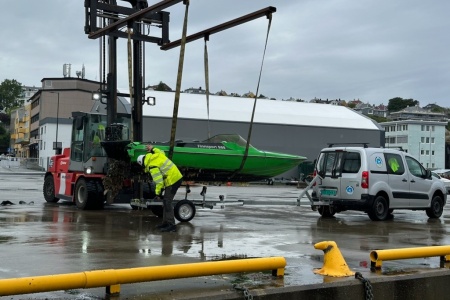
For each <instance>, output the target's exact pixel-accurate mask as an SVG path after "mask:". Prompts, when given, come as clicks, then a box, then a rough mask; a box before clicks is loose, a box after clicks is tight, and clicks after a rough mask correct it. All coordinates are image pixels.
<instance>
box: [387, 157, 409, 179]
mask: <svg viewBox="0 0 450 300" xmlns="http://www.w3.org/2000/svg"><path fill="white" fill-rule="evenodd" d="M384 156H385V159H386V161H387V171H388V174H394V175H402V174H403V173H405V166H404V165H403V160H402V157H401V156H400V155H398V154H392V153H385V154H384Z"/></svg>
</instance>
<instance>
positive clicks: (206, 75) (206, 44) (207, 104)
mask: <svg viewBox="0 0 450 300" xmlns="http://www.w3.org/2000/svg"><path fill="white" fill-rule="evenodd" d="M208 38H209V37H208V36H205V51H204V53H205V55H204V65H205V88H206V111H207V113H208V138H210V137H211V128H210V125H209V68H208Z"/></svg>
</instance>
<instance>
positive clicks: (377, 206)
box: [368, 196, 389, 221]
mask: <svg viewBox="0 0 450 300" xmlns="http://www.w3.org/2000/svg"><path fill="white" fill-rule="evenodd" d="M368 215H369V218H370V219H371V220H372V221H383V220H386V219H387V217H388V215H389V206H388V204H387V201H386V198H384V197H383V196H378V197H376V198H375V201H374V202H373V206H372V209H371V210H369V212H368Z"/></svg>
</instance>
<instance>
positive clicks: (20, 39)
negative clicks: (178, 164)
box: [0, 0, 450, 106]
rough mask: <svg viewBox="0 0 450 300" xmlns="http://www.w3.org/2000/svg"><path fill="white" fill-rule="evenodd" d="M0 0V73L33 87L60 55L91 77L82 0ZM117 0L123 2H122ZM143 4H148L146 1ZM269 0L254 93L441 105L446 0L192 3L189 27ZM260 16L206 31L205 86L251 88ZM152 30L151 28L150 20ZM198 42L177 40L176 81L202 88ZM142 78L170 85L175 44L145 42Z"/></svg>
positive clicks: (122, 55) (177, 28) (121, 63)
mask: <svg viewBox="0 0 450 300" xmlns="http://www.w3.org/2000/svg"><path fill="white" fill-rule="evenodd" d="M7 2H8V3H7V5H5V13H4V17H3V18H2V21H1V24H2V25H3V30H2V38H3V39H2V40H3V41H4V42H3V44H2V47H1V48H0V80H4V79H16V80H18V81H19V82H22V83H23V84H26V85H36V86H39V85H40V81H41V79H42V78H45V77H62V66H63V64H64V63H70V64H71V65H72V76H75V71H76V70H81V67H82V65H83V64H84V65H85V68H86V77H87V79H91V80H99V79H100V75H101V73H102V71H101V70H99V41H98V40H91V39H88V37H87V35H86V34H85V33H84V25H85V15H84V14H85V11H84V5H83V1H57V0H41V1H29V2H25V1H12V0H8V1H7ZM118 3H119V5H123V6H129V5H128V4H127V3H126V2H124V1H118ZM150 4H153V2H151V3H150ZM267 6H275V7H276V8H277V12H276V13H275V14H274V15H273V20H272V26H271V29H270V34H269V43H268V46H267V52H266V57H265V61H264V67H263V74H262V77H261V85H260V91H259V92H260V93H262V94H264V95H266V96H270V97H275V98H278V99H282V98H289V97H294V98H301V99H305V100H309V99H312V98H314V97H318V98H329V99H334V98H341V99H346V100H351V99H355V98H356V99H357V98H359V99H361V100H362V101H365V102H370V103H374V104H378V103H385V104H387V102H388V100H389V99H391V98H393V97H397V96H398V97H403V98H413V99H416V100H419V101H420V102H421V104H422V105H426V104H428V103H437V104H440V105H442V106H448V104H447V103H448V100H447V98H448V95H449V94H450V88H449V85H448V82H449V80H450V71H449V70H450V56H449V54H448V48H449V40H448V38H447V31H448V28H449V27H450V20H449V18H448V16H447V14H448V11H450V2H448V1H446V0H435V1H432V2H429V3H428V2H423V1H419V0H397V1H388V0H378V1H376V0H367V1H350V0H339V1H338V0H324V1H312V0H305V1H267V0H246V1H238V0H230V1H211V0H196V1H191V5H190V7H189V23H188V34H192V33H196V32H198V31H201V30H204V29H206V28H210V27H212V26H215V25H217V24H220V23H223V22H226V21H229V20H231V19H234V18H237V17H240V16H242V15H245V14H248V13H251V12H253V11H256V10H259V9H262V8H264V7H267ZM184 8H185V7H184V5H182V4H178V5H175V6H173V7H170V8H168V9H167V11H169V12H170V20H171V22H170V39H171V40H172V41H173V40H177V39H179V38H180V37H181V29H182V22H183V17H184ZM267 25H268V21H267V19H266V18H260V19H258V20H254V21H252V22H249V23H246V24H242V25H240V26H238V27H235V28H232V29H229V30H226V31H223V32H220V33H218V34H216V35H213V36H211V37H210V41H209V42H208V53H209V70H210V73H209V77H210V88H211V91H213V92H215V91H219V90H226V91H228V92H237V93H241V94H242V93H246V92H248V91H252V92H255V91H256V86H257V81H258V76H259V70H260V67H261V62H262V55H263V49H264V43H265V36H266V30H267ZM152 32H154V33H155V34H157V30H156V29H153V28H152ZM203 49H204V42H203V40H197V41H195V42H192V43H189V44H188V45H187V47H186V56H185V63H184V72H183V82H182V89H186V88H189V87H199V86H202V87H204V85H205V84H204V82H205V79H204V71H203V70H204V66H203ZM145 53H146V58H145V70H146V74H145V84H150V85H153V84H156V83H158V82H159V81H163V82H165V83H167V84H169V85H170V86H171V87H172V88H175V83H176V78H177V71H178V59H179V49H178V48H177V49H173V50H169V51H161V50H160V49H159V47H158V46H157V45H155V44H146V45H145ZM127 58H128V54H127V45H126V40H123V39H119V40H118V60H117V64H118V82H119V86H127V85H128V77H127V76H128V64H127Z"/></svg>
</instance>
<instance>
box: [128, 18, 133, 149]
mask: <svg viewBox="0 0 450 300" xmlns="http://www.w3.org/2000/svg"><path fill="white" fill-rule="evenodd" d="M131 31H132V30H131V28H129V27H128V45H127V50H128V87H129V89H130V104H131V124H133V105H134V104H133V103H134V101H133V62H132V60H133V57H132V54H131ZM130 136H131V140H132V141H133V140H134V136H133V126H131V128H130Z"/></svg>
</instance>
